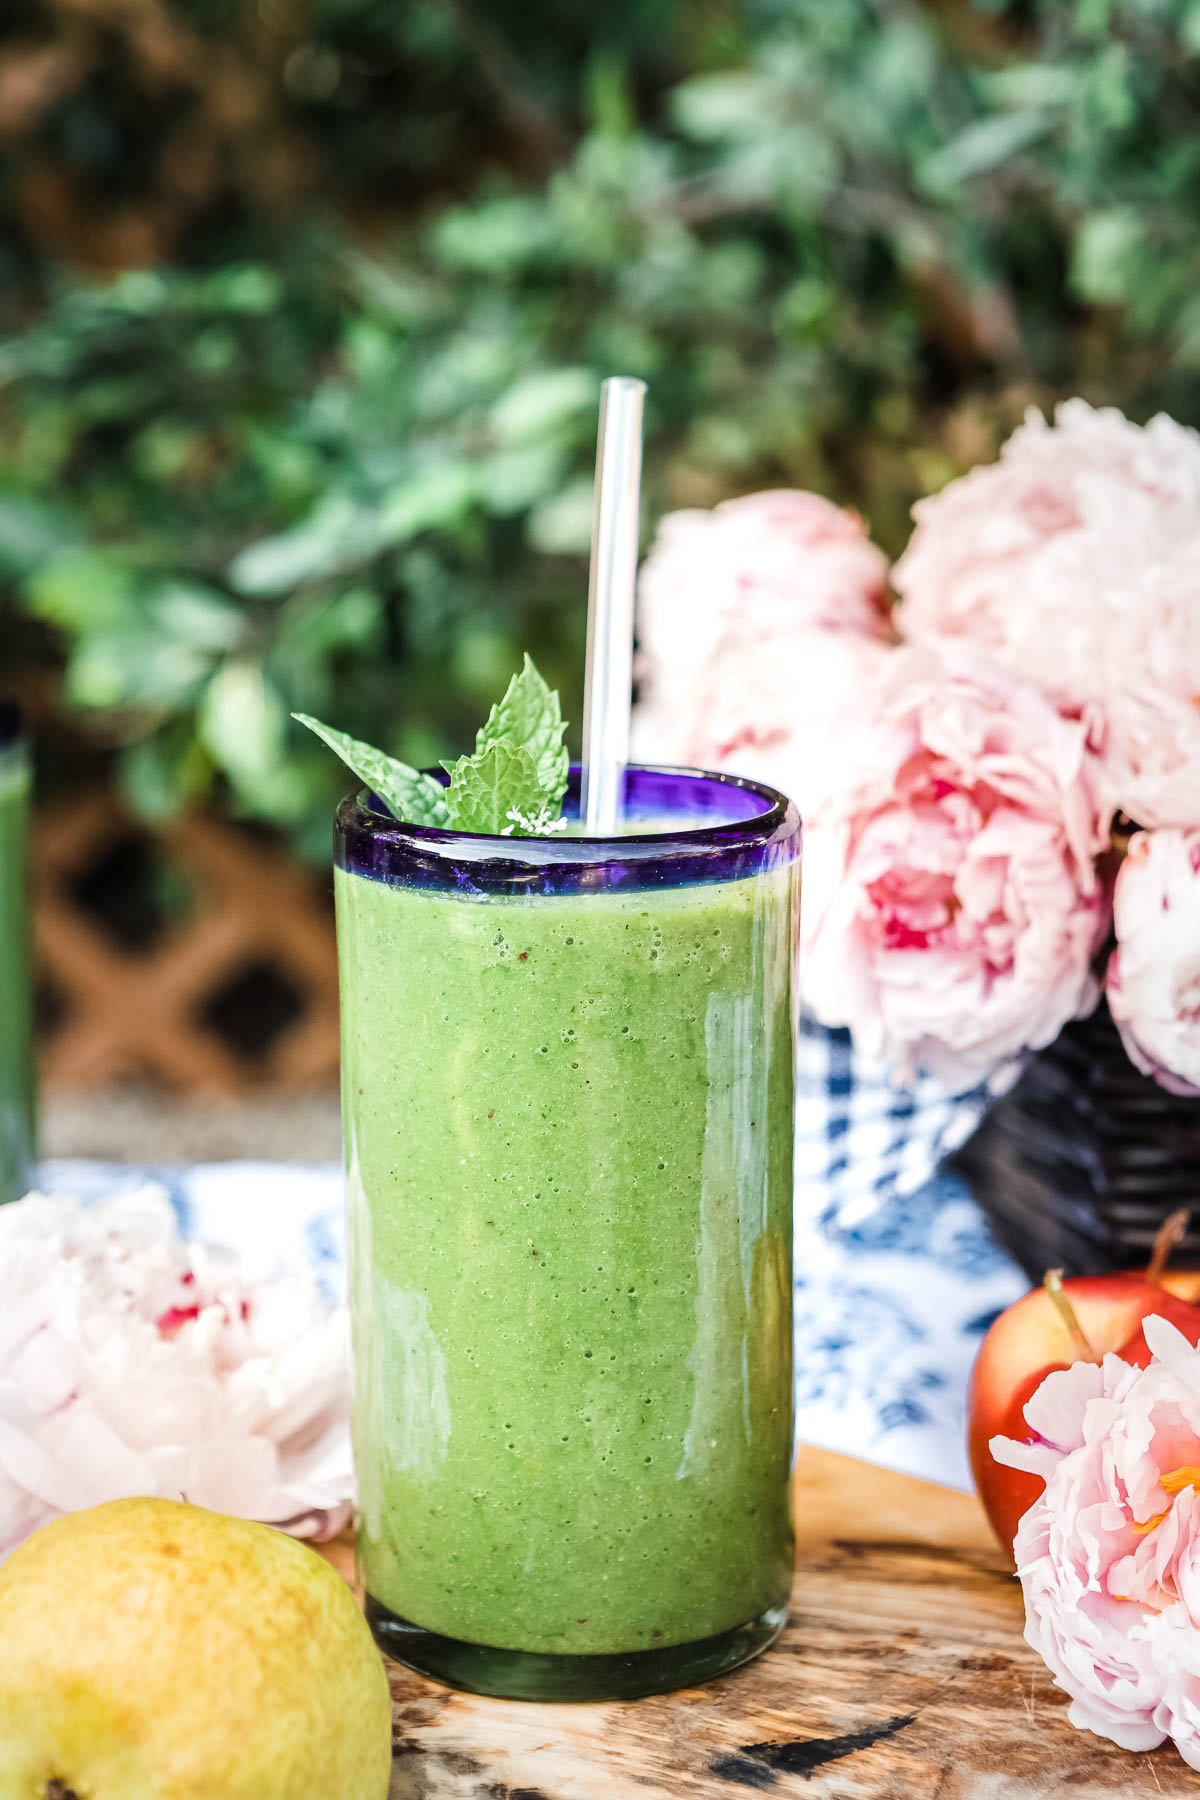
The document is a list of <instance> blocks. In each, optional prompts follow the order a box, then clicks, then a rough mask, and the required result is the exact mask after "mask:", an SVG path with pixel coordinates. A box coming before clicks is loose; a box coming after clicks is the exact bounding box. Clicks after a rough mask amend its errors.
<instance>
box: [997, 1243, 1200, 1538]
mask: <svg viewBox="0 0 1200 1800" xmlns="http://www.w3.org/2000/svg"><path fill="white" fill-rule="evenodd" d="M1168 1279H1172V1278H1170V1277H1168ZM1195 1279H1196V1281H1197V1289H1196V1291H1197V1292H1198V1293H1200V1277H1197V1278H1195ZM1062 1294H1063V1295H1065V1296H1066V1299H1067V1301H1068V1302H1069V1308H1068V1309H1062V1308H1061V1304H1060V1302H1061V1296H1060V1297H1059V1298H1058V1299H1056V1298H1055V1297H1054V1296H1052V1295H1051V1294H1050V1293H1049V1292H1048V1291H1047V1289H1046V1288H1044V1287H1041V1288H1034V1290H1033V1292H1032V1293H1029V1294H1026V1296H1025V1298H1024V1299H1023V1300H1018V1301H1017V1302H1016V1304H1015V1305H1013V1306H1010V1307H1009V1308H1008V1309H1007V1311H1005V1312H1003V1313H1001V1315H1000V1317H999V1318H998V1319H997V1320H996V1322H995V1324H994V1325H993V1326H992V1328H991V1330H990V1331H989V1332H988V1334H987V1336H986V1337H985V1338H984V1340H983V1343H982V1345H981V1346H980V1350H979V1355H978V1356H977V1357H976V1359H975V1367H974V1369H973V1370H972V1371H971V1382H970V1387H969V1388H968V1391H967V1444H968V1448H969V1451H970V1456H971V1469H972V1472H973V1474H974V1476H975V1485H976V1488H977V1489H978V1492H979V1498H980V1499H981V1500H982V1502H983V1506H984V1510H985V1512H986V1513H987V1516H988V1518H989V1520H990V1521H991V1526H992V1530H993V1531H994V1532H995V1533H996V1536H997V1538H998V1539H999V1541H1000V1545H1001V1548H1002V1549H1004V1550H1007V1551H1008V1552H1010V1553H1011V1551H1012V1544H1013V1538H1014V1537H1015V1536H1016V1530H1017V1526H1018V1524H1019V1523H1020V1520H1021V1517H1022V1514H1024V1513H1025V1512H1026V1511H1027V1510H1028V1509H1029V1507H1030V1506H1032V1505H1033V1502H1034V1501H1035V1500H1036V1499H1037V1498H1038V1496H1039V1494H1040V1493H1041V1491H1042V1483H1041V1482H1040V1481H1039V1479H1038V1477H1037V1476H1036V1475H1027V1474H1025V1473H1024V1472H1023V1471H1021V1470H1019V1469H1008V1468H1005V1467H1004V1465H1003V1464H1002V1463H998V1462H996V1461H995V1460H994V1459H993V1457H992V1454H991V1452H990V1450H989V1449H988V1443H989V1441H990V1439H992V1438H994V1437H1011V1438H1016V1440H1017V1441H1018V1443H1024V1442H1025V1441H1026V1440H1027V1439H1028V1437H1029V1435H1030V1434H1029V1427H1028V1426H1027V1425H1026V1423H1025V1420H1024V1417H1023V1412H1024V1407H1025V1403H1026V1401H1027V1400H1028V1399H1029V1398H1030V1397H1031V1396H1032V1395H1033V1393H1034V1392H1035V1391H1036V1389H1037V1388H1038V1387H1040V1386H1041V1383H1042V1382H1043V1381H1044V1379H1045V1378H1046V1376H1047V1375H1049V1374H1050V1373H1051V1371H1052V1370H1054V1369H1066V1368H1069V1367H1070V1366H1071V1364H1072V1363H1075V1362H1078V1361H1079V1360H1080V1358H1081V1357H1083V1356H1087V1355H1088V1354H1089V1353H1090V1354H1091V1355H1093V1356H1094V1357H1095V1358H1096V1359H1097V1360H1098V1359H1099V1358H1100V1357H1101V1356H1103V1355H1105V1354H1106V1353H1107V1352H1108V1351H1110V1350H1115V1351H1117V1352H1118V1353H1119V1354H1120V1355H1121V1356H1123V1357H1124V1358H1125V1359H1126V1361H1127V1362H1133V1363H1137V1364H1138V1365H1139V1366H1140V1367H1145V1365H1146V1363H1147V1362H1149V1360H1150V1351H1149V1349H1148V1347H1147V1344H1146V1339H1145V1335H1144V1333H1143V1330H1142V1321H1143V1320H1144V1319H1146V1318H1148V1317H1149V1315H1150V1314H1151V1313H1158V1314H1160V1315H1161V1316H1162V1317H1163V1318H1166V1319H1169V1320H1170V1321H1171V1323H1172V1324H1173V1325H1177V1326H1178V1327H1179V1329H1180V1331H1182V1332H1183V1334H1184V1336H1185V1337H1186V1338H1187V1339H1188V1341H1189V1343H1192V1344H1195V1343H1198V1342H1200V1305H1197V1306H1193V1305H1191V1304H1190V1303H1189V1302H1188V1301H1187V1300H1185V1299H1182V1298H1180V1297H1179V1295H1178V1294H1177V1293H1174V1292H1168V1291H1166V1289H1165V1288H1164V1287H1159V1286H1157V1285H1155V1284H1153V1283H1151V1282H1148V1281H1146V1280H1144V1279H1139V1278H1138V1277H1137V1276H1130V1275H1128V1274H1115V1275H1079V1276H1075V1277H1074V1278H1073V1279H1072V1280H1070V1281H1064V1282H1063V1283H1062ZM1064 1310H1065V1311H1066V1313H1067V1316H1068V1317H1069V1315H1070V1312H1073V1313H1074V1316H1075V1319H1076V1321H1077V1323H1078V1326H1079V1331H1080V1333H1081V1334H1082V1336H1081V1337H1080V1336H1076V1335H1074V1334H1073V1333H1072V1330H1071V1328H1070V1326H1069V1324H1068V1323H1067V1317H1064Z"/></svg>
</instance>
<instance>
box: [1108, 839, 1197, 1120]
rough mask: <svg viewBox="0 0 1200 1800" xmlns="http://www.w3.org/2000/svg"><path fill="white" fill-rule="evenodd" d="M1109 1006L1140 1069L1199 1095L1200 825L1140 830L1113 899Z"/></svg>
mask: <svg viewBox="0 0 1200 1800" xmlns="http://www.w3.org/2000/svg"><path fill="white" fill-rule="evenodd" d="M1113 907H1114V923H1115V925H1116V934H1117V947H1116V949H1115V950H1114V952H1113V955H1112V960H1111V961H1110V963H1109V965H1108V1004H1109V1010H1110V1011H1111V1013H1112V1016H1113V1018H1114V1019H1115V1020H1116V1022H1117V1025H1118V1027H1119V1029H1120V1032H1121V1037H1122V1040H1123V1041H1124V1044H1125V1048H1126V1050H1128V1052H1129V1055H1130V1057H1131V1058H1132V1060H1133V1061H1134V1062H1135V1063H1136V1064H1137V1066H1138V1068H1139V1069H1141V1070H1142V1071H1143V1073H1144V1074H1146V1075H1153V1076H1154V1078H1155V1080H1156V1081H1157V1082H1159V1083H1160V1085H1161V1086H1163V1087H1165V1088H1167V1089H1168V1090H1169V1092H1171V1093H1172V1094H1189V1095H1193V1094H1200V831H1174V830H1171V829H1170V828H1169V827H1165V826H1164V827H1163V828H1161V829H1160V830H1158V831H1149V832H1145V831H1142V832H1138V833H1136V835H1135V836H1134V837H1132V838H1131V839H1130V842H1129V854H1128V856H1127V857H1126V858H1125V861H1124V862H1123V863H1122V864H1121V869H1120V873H1119V874H1118V876H1117V884H1116V890H1115V893H1114V899H1113Z"/></svg>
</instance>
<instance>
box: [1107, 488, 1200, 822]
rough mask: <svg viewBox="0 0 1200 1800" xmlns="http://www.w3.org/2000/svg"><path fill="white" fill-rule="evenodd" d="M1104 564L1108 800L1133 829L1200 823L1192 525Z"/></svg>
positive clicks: (1197, 598)
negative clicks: (1185, 534) (1184, 534)
mask: <svg viewBox="0 0 1200 1800" xmlns="http://www.w3.org/2000/svg"><path fill="white" fill-rule="evenodd" d="M1135 548H1136V549H1137V550H1139V551H1140V550H1143V548H1144V553H1142V554H1140V555H1139V556H1138V560H1137V567H1136V568H1133V567H1131V566H1130V564H1131V562H1132V560H1133V550H1134V549H1135ZM1110 569H1111V570H1112V571H1114V574H1113V575H1111V576H1110V580H1112V581H1113V584H1114V585H1113V591H1112V596H1111V602H1110V607H1109V613H1110V622H1109V626H1108V631H1107V637H1106V640H1105V644H1104V646H1103V649H1104V662H1103V669H1104V698H1103V703H1102V710H1103V713H1104V717H1105V720H1106V722H1107V729H1106V735H1105V741H1104V745H1103V750H1104V761H1105V767H1106V770H1107V773H1108V781H1109V786H1110V791H1111V794H1112V799H1113V802H1114V804H1115V805H1116V806H1119V807H1120V808H1121V810H1122V812H1125V813H1128V815H1129V817H1130V818H1131V819H1135V820H1136V821H1137V823H1138V824H1139V825H1147V826H1153V825H1179V826H1190V825H1200V522H1198V527H1197V529H1196V530H1195V531H1193V533H1192V535H1191V536H1190V537H1189V538H1187V539H1184V540H1181V541H1178V542H1170V541H1162V542H1159V543H1158V544H1156V545H1154V546H1146V547H1142V546H1137V547H1130V548H1129V549H1127V551H1126V554H1125V559H1124V562H1123V563H1121V562H1119V561H1118V559H1117V558H1116V557H1114V558H1112V559H1111V561H1110ZM1118 569H1121V570H1123V574H1122V578H1121V582H1120V584H1119V587H1118V585H1117V583H1116V579H1115V571H1117V570H1118Z"/></svg>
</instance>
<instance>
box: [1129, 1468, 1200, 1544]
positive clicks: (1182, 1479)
mask: <svg viewBox="0 0 1200 1800" xmlns="http://www.w3.org/2000/svg"><path fill="white" fill-rule="evenodd" d="M1159 1482H1160V1486H1162V1487H1164V1488H1165V1489H1166V1490H1167V1493H1168V1494H1182V1492H1183V1490H1184V1488H1189V1487H1190V1488H1195V1489H1196V1490H1197V1491H1200V1469H1198V1468H1196V1467H1195V1466H1194V1465H1193V1464H1192V1463H1187V1464H1185V1466H1184V1467H1183V1468H1182V1469H1171V1470H1170V1471H1169V1472H1168V1473H1167V1474H1166V1475H1163V1476H1161V1477H1160V1478H1159ZM1170 1510H1171V1509H1170V1507H1169V1506H1168V1507H1166V1508H1165V1509H1164V1511H1162V1512H1160V1513H1155V1515H1154V1517H1153V1518H1152V1519H1147V1520H1146V1521H1145V1523H1144V1524H1141V1525H1139V1524H1138V1522H1137V1520H1136V1519H1135V1520H1134V1522H1133V1529H1134V1530H1135V1531H1136V1533H1137V1535H1138V1536H1139V1537H1145V1536H1146V1534H1147V1532H1150V1531H1154V1530H1155V1529H1156V1527H1157V1526H1159V1525H1161V1524H1162V1522H1163V1520H1164V1519H1165V1518H1166V1516H1167V1513H1168V1512H1170Z"/></svg>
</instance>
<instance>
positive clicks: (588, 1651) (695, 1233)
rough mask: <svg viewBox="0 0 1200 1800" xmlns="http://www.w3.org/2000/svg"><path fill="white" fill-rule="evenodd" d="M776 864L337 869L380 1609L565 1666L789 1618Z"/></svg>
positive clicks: (367, 1490)
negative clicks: (539, 880) (527, 887)
mask: <svg viewBox="0 0 1200 1800" xmlns="http://www.w3.org/2000/svg"><path fill="white" fill-rule="evenodd" d="M793 816H794V815H793ZM797 881H798V864H795V863H790V864H789V863H786V862H784V863H783V865H782V866H779V864H778V863H776V865H775V866H772V867H771V868H770V869H769V870H767V871H766V872H761V873H758V874H756V875H753V876H750V877H745V878H736V879H728V880H713V881H702V882H699V883H698V884H696V885H691V886H687V885H679V886H657V887H651V888H647V889H645V890H641V889H638V888H636V887H630V888H628V889H627V890H625V889H618V890H613V889H611V888H600V889H598V890H597V891H583V892H569V893H552V894H535V895H529V896H508V895H504V896H497V895H495V894H485V895H478V894H476V895H472V894H469V893H461V892H456V891H453V890H449V891H448V890H446V889H442V888H437V887H431V886H409V885H405V884H404V883H398V882H395V881H393V880H388V879H382V878H378V877H376V876H374V875H371V874H364V873H350V872H348V871H347V870H346V869H345V868H339V869H338V870H337V871H336V889H337V907H338V937H339V954H340V965H341V995H342V1016H343V1075H342V1079H343V1093H344V1116H345V1130H346V1146H347V1163H348V1182H349V1207H350V1260H351V1302H352V1310H353V1315H354V1329H355V1358H356V1401H355V1423H354V1430H355V1450H356V1460H357V1466H358V1473H359V1489H360V1495H359V1506H360V1514H361V1517H360V1527H361V1539H360V1544H361V1549H360V1554H361V1560H362V1568H363V1573H364V1576H365V1580H366V1585H367V1588H368V1591H369V1593H370V1595H371V1596H372V1597H373V1599H374V1600H375V1601H376V1602H378V1603H381V1605H382V1606H383V1607H385V1608H387V1609H388V1610H389V1611H390V1612H392V1613H394V1614H395V1615H397V1616H398V1618H399V1619H401V1620H404V1621H409V1622H411V1623H413V1624H414V1625H416V1626H419V1627H421V1628H423V1629H424V1630H425V1631H428V1632H435V1633H440V1634H444V1635H445V1636H446V1637H447V1638H452V1639H456V1640H465V1641H466V1642H468V1643H471V1644H477V1645H492V1646H497V1647H500V1648H502V1649H505V1650H518V1651H531V1652H551V1653H565V1654H568V1655H572V1656H586V1655H609V1654H612V1653H628V1652H636V1651H652V1650H659V1649H666V1648H667V1647H669V1646H672V1645H683V1644H690V1643H694V1642H696V1641H697V1640H702V1639H709V1638H712V1637H714V1635H716V1634H721V1633H725V1632H729V1631H730V1630H731V1629H733V1628H736V1627H739V1626H743V1625H745V1624H746V1623H747V1622H748V1621H752V1620H756V1619H760V1618H761V1617H762V1616H763V1615H765V1614H768V1613H770V1612H771V1611H772V1609H775V1615H776V1623H778V1621H779V1619H781V1618H782V1610H783V1609H784V1608H785V1607H786V1604H787V1598H788V1594H789V1591H790V1586H791V1575H792V1555H793V1547H792V1528H791V1520H790V1512H789V1465H790V1460H791V1447H792V1365H791V1355H792V1336H791V1331H792V1327H791V1319H792V1312H791V1249H790V1245H791V1201H792V1026H791V956H792V941H793V929H794V907H795V901H796V886H797ZM761 1641H765V1640H760V1643H761Z"/></svg>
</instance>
